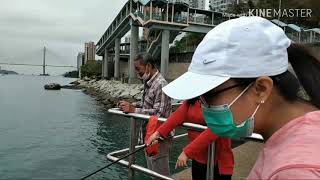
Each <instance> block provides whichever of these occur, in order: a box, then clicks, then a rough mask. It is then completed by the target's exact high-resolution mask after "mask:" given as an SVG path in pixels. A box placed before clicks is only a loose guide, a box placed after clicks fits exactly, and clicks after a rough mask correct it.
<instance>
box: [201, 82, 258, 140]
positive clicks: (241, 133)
mask: <svg viewBox="0 0 320 180" xmlns="http://www.w3.org/2000/svg"><path fill="white" fill-rule="evenodd" d="M250 86H251V84H250V85H249V86H248V87H247V88H246V89H244V90H243V91H242V92H241V93H240V95H239V96H238V97H236V98H235V99H234V100H233V101H232V102H231V103H230V104H229V105H228V104H225V105H220V106H211V107H206V106H205V105H203V106H202V111H203V115H204V119H205V121H206V123H207V126H208V127H209V128H210V129H211V130H212V132H213V133H214V134H216V135H218V136H220V137H227V138H232V139H236V138H241V137H247V136H250V135H251V134H252V133H253V129H254V115H255V114H256V112H257V111H258V109H259V107H260V104H259V105H258V106H257V108H256V109H255V111H254V112H253V114H252V116H251V117H249V118H248V119H246V120H245V121H244V122H243V123H241V124H240V125H236V124H235V123H234V119H233V116H232V112H231V110H230V107H231V106H232V104H234V103H235V102H236V101H237V100H238V99H239V98H240V97H241V96H242V95H243V94H244V93H245V92H246V91H247V90H248V89H249V87H250Z"/></svg>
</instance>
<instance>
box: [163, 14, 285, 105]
mask: <svg viewBox="0 0 320 180" xmlns="http://www.w3.org/2000/svg"><path fill="white" fill-rule="evenodd" d="M290 44H291V40H290V39H289V38H288V37H287V36H286V35H285V32H284V31H283V30H282V29H281V28H280V27H278V26H276V25H275V24H273V23H272V22H270V21H269V20H267V19H264V18H262V17H255V16H251V17H240V18H237V19H232V20H229V21H225V22H223V23H221V24H219V25H218V26H216V27H215V28H214V29H212V30H211V31H210V32H208V34H207V35H206V36H205V37H204V39H203V40H202V42H201V43H200V44H199V46H198V47H197V49H196V51H195V52H194V55H193V57H192V61H191V64H190V66H189V68H188V72H186V73H185V74H183V75H182V76H180V77H179V78H177V79H176V80H174V81H172V82H171V83H170V84H168V85H167V86H165V87H164V88H163V91H164V93H165V94H167V95H168V96H169V97H171V98H173V99H179V100H184V99H192V98H194V97H197V96H200V95H202V94H204V93H206V92H208V91H210V90H212V89H214V88H215V87H217V86H219V85H221V84H222V83H224V82H226V81H227V80H229V79H230V78H256V77H261V76H274V75H278V74H281V73H283V72H285V71H287V69H288V54H287V48H288V47H289V46H290Z"/></svg>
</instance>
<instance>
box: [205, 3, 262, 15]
mask: <svg viewBox="0 0 320 180" xmlns="http://www.w3.org/2000/svg"><path fill="white" fill-rule="evenodd" d="M248 1H249V0H210V2H209V3H210V8H211V10H213V11H216V12H225V11H226V10H227V8H228V6H229V5H230V4H234V3H236V4H239V3H248ZM251 1H252V2H253V3H254V4H257V2H258V1H259V0H251Z"/></svg>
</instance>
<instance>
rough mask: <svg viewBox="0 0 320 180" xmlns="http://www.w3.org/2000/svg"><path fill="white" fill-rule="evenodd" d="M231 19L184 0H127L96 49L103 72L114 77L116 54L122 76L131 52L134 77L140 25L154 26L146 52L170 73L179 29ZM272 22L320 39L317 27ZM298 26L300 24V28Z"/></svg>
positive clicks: (297, 36) (205, 28)
mask: <svg viewBox="0 0 320 180" xmlns="http://www.w3.org/2000/svg"><path fill="white" fill-rule="evenodd" d="M228 19H230V17H228V16H226V14H223V13H219V12H213V11H209V10H202V9H195V8H191V7H190V6H189V4H186V3H184V1H181V0H128V1H127V2H126V3H125V4H124V6H123V7H122V8H121V10H120V11H119V13H118V15H117V16H116V17H115V19H114V20H113V21H112V23H111V24H110V26H109V27H108V28H107V30H106V31H105V33H104V34H103V35H102V37H101V38H100V40H99V41H98V42H97V50H96V53H97V55H99V56H103V63H102V66H103V67H102V72H103V73H102V76H103V78H111V77H109V76H111V75H110V73H109V72H108V69H110V68H109V67H108V64H109V63H108V61H110V59H111V58H113V57H114V74H113V77H114V78H116V79H117V78H120V63H119V60H120V55H121V54H122V55H121V56H129V57H130V58H129V62H128V64H129V68H128V71H129V72H128V75H129V83H130V82H132V81H133V80H134V79H135V72H134V65H133V60H134V58H135V57H136V56H137V54H138V53H139V51H140V52H141V48H139V47H141V42H140V43H139V27H144V28H147V29H149V30H155V31H157V32H158V33H157V34H155V35H154V38H153V41H152V42H151V43H146V44H145V46H146V47H145V49H146V50H145V52H149V53H151V54H152V55H154V56H156V57H157V56H160V57H161V58H160V60H161V63H160V64H161V68H160V71H161V73H162V75H163V76H164V77H167V73H168V65H169V44H170V42H172V41H173V40H174V38H175V37H176V36H177V35H178V33H179V32H194V33H207V32H209V31H210V30H211V29H212V28H214V27H215V26H216V25H218V24H219V23H221V22H223V21H226V20H228ZM272 22H273V23H275V24H277V25H278V26H280V27H282V28H284V30H285V31H288V34H289V35H290V36H289V37H290V38H292V39H293V40H294V41H297V42H308V43H313V42H320V30H319V29H318V28H314V29H310V30H304V29H303V28H300V27H299V26H297V25H293V24H289V25H288V24H285V23H283V22H281V21H278V20H272ZM297 27H298V28H297ZM129 31H130V35H131V36H130V42H127V44H126V48H127V50H128V48H129V51H126V53H121V54H120V51H121V47H123V45H121V44H120V39H121V38H122V37H123V36H124V35H125V34H127V33H128V32H129Z"/></svg>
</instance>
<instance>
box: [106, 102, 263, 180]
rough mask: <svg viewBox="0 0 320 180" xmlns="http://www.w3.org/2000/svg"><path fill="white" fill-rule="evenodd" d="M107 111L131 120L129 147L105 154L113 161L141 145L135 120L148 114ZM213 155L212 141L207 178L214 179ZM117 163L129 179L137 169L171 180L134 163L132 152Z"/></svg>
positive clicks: (256, 138)
mask: <svg viewBox="0 0 320 180" xmlns="http://www.w3.org/2000/svg"><path fill="white" fill-rule="evenodd" d="M108 112H109V113H112V114H116V115H119V116H123V117H127V118H130V121H131V125H130V147H129V148H126V149H122V150H118V151H114V152H111V153H109V154H108V155H107V158H108V160H110V161H113V162H115V161H117V160H119V158H118V157H116V156H120V155H122V154H124V153H128V152H129V153H131V152H134V151H135V149H137V148H139V147H142V145H140V146H136V144H135V143H136V142H137V136H136V135H137V127H136V124H137V120H142V121H147V120H149V118H150V116H148V115H143V114H135V113H129V114H125V113H123V112H122V111H120V110H119V109H118V108H113V109H109V110H108ZM158 120H159V121H160V122H165V121H166V120H167V119H166V118H158ZM182 127H185V128H188V129H191V130H198V131H203V130H206V129H207V127H206V126H203V125H199V124H193V123H183V124H182ZM186 135H187V134H182V135H177V136H174V138H173V139H174V140H176V139H178V138H181V137H184V136H186ZM248 139H249V140H254V141H263V138H262V137H261V135H259V134H253V135H252V136H250V137H248ZM214 155H215V143H212V144H211V145H210V146H209V151H208V164H207V180H213V179H214V158H215V157H214ZM118 163H119V164H120V165H123V166H125V167H127V168H128V179H129V180H132V179H134V171H139V172H142V173H144V174H147V175H149V176H152V177H156V178H160V179H165V180H173V179H172V178H171V177H167V176H164V175H161V174H159V173H157V172H154V171H152V170H150V169H147V168H145V167H142V166H139V165H137V164H135V155H134V154H133V155H131V156H129V160H128V161H125V160H120V161H119V162H118Z"/></svg>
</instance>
